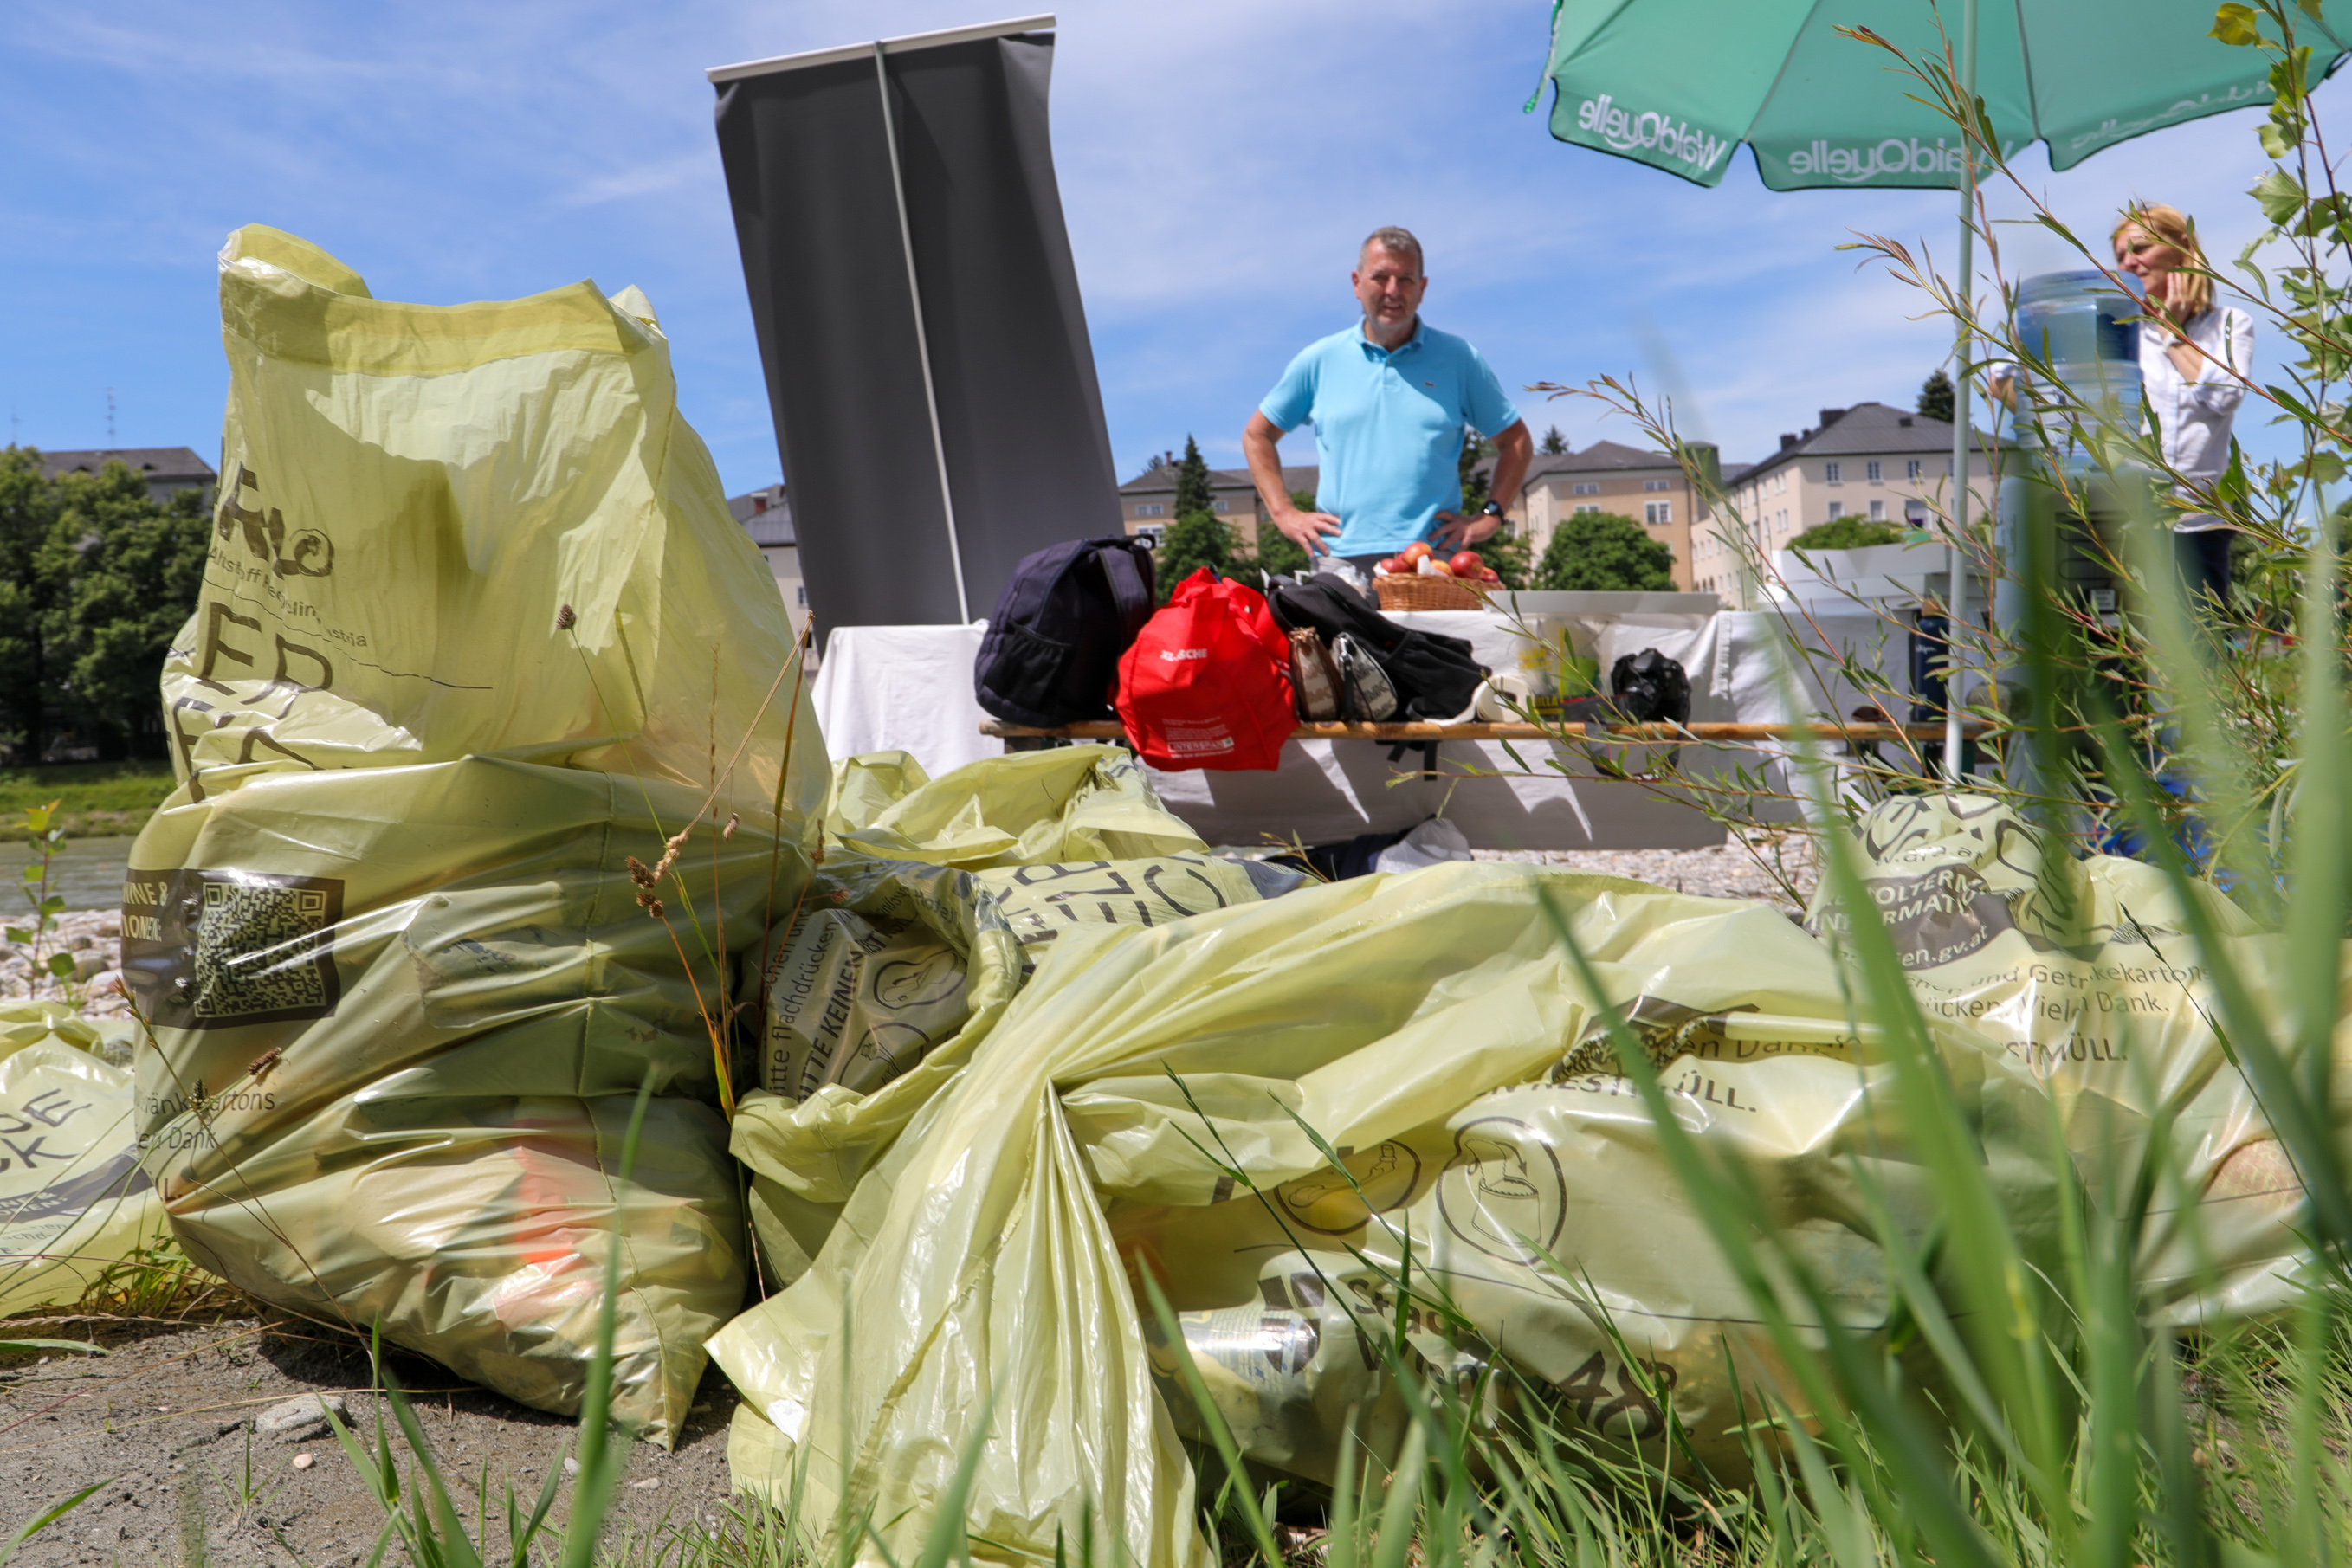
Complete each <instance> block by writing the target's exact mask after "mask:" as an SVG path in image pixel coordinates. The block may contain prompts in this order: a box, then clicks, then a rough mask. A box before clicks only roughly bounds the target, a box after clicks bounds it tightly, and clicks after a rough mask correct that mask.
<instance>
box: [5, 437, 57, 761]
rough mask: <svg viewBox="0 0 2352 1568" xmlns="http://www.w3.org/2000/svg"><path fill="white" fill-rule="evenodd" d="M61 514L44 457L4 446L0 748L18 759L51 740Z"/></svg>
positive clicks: (32, 755)
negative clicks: (55, 537) (52, 540)
mask: <svg viewBox="0 0 2352 1568" xmlns="http://www.w3.org/2000/svg"><path fill="white" fill-rule="evenodd" d="M57 520H58V492H57V486H54V485H52V484H50V483H49V482H48V481H47V479H44V478H43V477H42V476H41V455H40V454H39V453H38V452H36V451H34V450H33V449H32V448H31V447H29V446H10V447H6V448H5V449H0V751H6V752H8V753H11V754H13V755H14V756H15V757H16V758H17V759H18V760H19V761H36V760H38V759H39V758H40V755H41V752H42V749H43V748H44V747H46V746H47V744H48V738H49V732H50V723H49V699H50V695H51V688H52V686H53V685H54V684H55V675H54V674H53V673H52V670H51V666H52V664H54V663H55V654H54V653H53V652H52V651H51V649H50V648H49V645H48V633H49V631H50V628H51V625H52V622H53V620H54V614H53V612H54V610H55V607H56V601H57V598H58V583H57V579H56V565H57V563H56V560H55V559H54V552H53V551H51V550H50V549H49V548H48V547H49V536H50V535H51V534H52V533H53V532H55V531H56V528H57Z"/></svg>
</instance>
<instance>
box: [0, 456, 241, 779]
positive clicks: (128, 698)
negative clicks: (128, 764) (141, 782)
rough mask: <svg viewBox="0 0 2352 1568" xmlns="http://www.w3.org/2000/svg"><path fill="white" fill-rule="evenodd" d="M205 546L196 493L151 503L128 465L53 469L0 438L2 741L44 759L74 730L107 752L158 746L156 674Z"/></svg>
mask: <svg viewBox="0 0 2352 1568" xmlns="http://www.w3.org/2000/svg"><path fill="white" fill-rule="evenodd" d="M206 544H207V526H206V518H205V514H204V509H203V501H202V498H201V497H199V496H198V495H197V494H196V493H195V492H194V491H192V490H191V491H184V492H181V493H180V494H178V495H175V496H173V497H172V499H171V500H170V501H169V502H168V503H163V502H157V501H155V500H154V499H152V497H150V496H149V495H148V493H147V484H146V481H145V480H143V479H142V478H140V477H139V476H137V475H135V474H133V473H131V470H130V469H128V468H126V467H125V466H123V465H121V464H120V463H110V464H108V465H106V469H105V471H104V472H103V473H101V474H99V475H96V476H90V475H83V474H74V475H68V476H65V477H63V478H61V479H58V480H50V479H47V478H44V477H43V476H42V475H41V456H40V454H39V453H38V452H36V451H34V450H33V449H31V448H29V447H15V446H12V447H8V448H5V449H0V751H5V752H7V753H8V754H10V755H12V756H13V757H14V758H16V760H17V761H18V762H20V763H22V762H37V761H38V760H39V759H40V758H41V756H42V754H43V753H44V752H45V751H47V748H48V746H49V743H50V742H51V741H52V740H53V739H55V738H56V737H57V736H58V734H59V732H61V731H64V730H68V729H74V730H79V731H80V732H81V733H82V735H83V736H85V737H87V738H89V740H91V741H93V742H94V743H96V745H97V746H98V747H99V750H100V755H101V756H104V757H106V758H120V757H122V756H124V755H126V754H137V755H143V756H152V757H161V756H163V755H164V750H163V740H164V736H163V716H162V713H161V709H160V706H159V704H158V701H157V697H156V690H155V678H156V674H157V672H158V671H159V670H160V669H161V668H162V667H163V655H164V653H165V651H166V650H168V649H169V648H170V646H171V643H172V638H173V635H174V634H175V633H176V632H178V631H179V630H180V628H181V626H182V625H183V624H184V622H186V621H187V618H188V612H189V611H190V610H192V609H193V608H194V605H195V601H196V591H197V587H198V585H199V583H200V582H201V580H202V579H203V577H204V570H205V547H206Z"/></svg>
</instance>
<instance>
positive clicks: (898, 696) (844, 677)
mask: <svg viewBox="0 0 2352 1568" xmlns="http://www.w3.org/2000/svg"><path fill="white" fill-rule="evenodd" d="M1391 619H1392V620H1395V621H1399V622H1402V623H1404V624H1406V625H1409V626H1412V627H1415V628H1417V629H1419V630H1423V631H1427V632H1444V633H1446V634H1448V635H1451V636H1458V637H1465V638H1467V639H1468V640H1469V642H1470V643H1471V646H1472V648H1473V650H1474V654H1475V657H1476V658H1477V659H1478V661H1479V662H1480V663H1481V664H1486V665H1488V666H1489V667H1491V668H1494V669H1497V670H1506V669H1512V668H1516V667H1517V664H1518V662H1519V650H1520V649H1521V648H1522V647H1523V646H1524V645H1525V644H1524V643H1523V641H1522V640H1521V638H1520V635H1519V633H1518V632H1517V630H1516V629H1515V628H1514V627H1513V626H1512V625H1511V624H1510V623H1509V622H1507V621H1506V620H1505V619H1504V618H1503V617H1501V616H1499V615H1496V614H1493V613H1490V612H1482V611H1431V612H1411V613H1405V614H1400V615H1395V616H1392V617H1391ZM1591 629H1592V632H1593V636H1592V643H1593V650H1594V653H1595V654H1596V655H1597V656H1598V657H1599V659H1600V663H1601V669H1602V670H1603V671H1604V672H1605V671H1606V670H1607V669H1608V668H1609V666H1610V664H1612V663H1613V662H1614V661H1615V660H1616V659H1617V658H1618V657H1619V656H1620V655H1622V654H1625V653H1638V652H1640V651H1641V650H1642V649H1643V648H1656V649H1657V650H1658V651H1659V652H1660V653H1664V654H1665V655H1666V656H1667V657H1669V658H1672V659H1675V660H1676V661H1677V662H1679V663H1680V664H1682V665H1683V667H1684V669H1685V670H1686V671H1687V672H1689V674H1690V682H1691V717H1692V719H1693V720H1695V721H1722V720H1741V719H1747V720H1756V721H1764V720H1783V719H1788V718H1794V717H1799V716H1805V717H1811V716H1820V715H1822V714H1826V713H1830V712H1834V711H1839V710H1837V709H1835V708H1833V707H1832V706H1831V704H1830V699H1829V695H1828V694H1823V693H1817V692H1811V691H1808V692H1807V693H1805V694H1804V696H1805V698H1806V699H1807V700H1808V701H1810V702H1811V703H1812V704H1813V705H1814V706H1813V708H1812V712H1811V713H1810V714H1804V715H1798V714H1791V713H1789V712H1786V711H1784V710H1785V708H1786V706H1787V705H1786V704H1785V703H1784V702H1783V701H1782V700H1781V698H1780V695H1779V694H1778V691H1777V690H1776V689H1775V687H1774V685H1773V683H1772V680H1771V678H1770V676H1769V669H1770V667H1771V663H1770V656H1769V647H1768V645H1769V642H1770V640H1771V639H1772V638H1773V637H1775V636H1777V635H1780V634H1781V622H1780V618H1779V617H1778V616H1777V615H1774V614H1772V613H1770V612H1753V613H1733V612H1723V613H1719V614H1713V615H1702V614H1681V613H1642V612H1633V613H1627V614H1622V615H1614V616H1610V617H1607V618H1605V619H1601V620H1598V621H1596V622H1594V623H1593V625H1592V628H1591ZM985 630H986V627H985V625H984V624H983V623H980V622H975V623H973V624H971V625H969V626H845V627H841V628H838V629H836V630H835V632H833V633H832V635H831V636H830V638H829V639H828V640H827V643H826V645H825V654H824V663H823V664H822V665H821V666H820V668H819V670H818V672H817V677H816V684H815V688H814V702H815V706H816V714H817V721H818V723H819V724H821V725H822V726H823V727H824V743H825V750H826V752H827V754H828V755H829V756H832V757H835V758H842V757H850V756H855V755H856V754H858V753H860V752H866V751H885V750H900V751H907V752H909V753H912V754H913V756H914V758H915V759H916V760H917V761H919V762H920V763H921V764H922V765H923V768H924V769H925V770H926V771H927V772H929V774H930V775H931V776H932V777H933V778H937V777H939V776H940V774H942V773H946V772H948V771H950V769H952V768H959V767H961V766H962V765H963V764H964V763H967V762H971V761H974V760H976V759H978V758H982V757H993V756H997V755H999V754H1001V753H1002V752H1003V749H1004V743H1003V741H1000V740H995V739H992V738H989V737H984V736H982V734H981V733H980V726H981V724H982V722H983V721H984V720H985V719H986V718H987V717H988V715H987V714H986V713H985V712H984V711H982V708H981V706H980V705H979V703H978V702H977V701H976V700H975V699H974V697H973V695H972V676H971V672H972V664H973V662H974V660H975V659H976V658H977V657H978V655H979V653H980V641H981V637H982V633H983V632H985ZM1840 695H1843V694H1840ZM1612 749H1613V750H1614V751H1615V752H1616V753H1617V754H1618V755H1619V756H1620V757H1621V758H1622V761H1623V763H1624V764H1625V765H1626V766H1627V767H1629V768H1635V769H1638V768H1641V767H1642V766H1643V763H1644V761H1645V759H1646V758H1647V757H1648V756H1649V754H1650V753H1651V751H1652V750H1653V749H1654V748H1653V747H1644V746H1629V747H1614V748H1612ZM1511 750H1515V751H1517V754H1518V756H1519V758H1520V759H1521V760H1522V761H1524V762H1525V763H1526V764H1527V765H1528V768H1529V769H1532V770H1533V776H1521V777H1463V776H1461V774H1462V772H1463V770H1464V769H1465V768H1467V769H1468V770H1470V771H1471V772H1472V773H1474V774H1475V773H1477V772H1478V771H1480V770H1485V771H1486V772H1489V773H1496V774H1519V773H1520V772H1521V769H1520V767H1519V764H1518V763H1516V762H1514V761H1513V760H1512V758H1511V756H1510V752H1509V751H1507V750H1506V749H1505V747H1504V746H1503V744H1502V743H1501V742H1498V741H1447V742H1445V743H1444V745H1443V746H1441V747H1439V750H1438V766H1439V769H1440V771H1441V772H1442V773H1446V774H1450V775H1454V777H1446V778H1439V779H1424V778H1421V777H1418V776H1417V774H1418V770H1419V769H1420V768H1421V755H1422V754H1421V752H1420V750H1419V748H1417V747H1414V748H1409V749H1407V750H1406V751H1405V752H1404V754H1403V755H1402V757H1401V758H1399V759H1398V760H1397V761H1395V762H1393V763H1392V762H1391V761H1390V760H1389V747H1386V746H1384V745H1381V744H1379V743H1376V742H1371V741H1361V740H1342V741H1330V740H1313V741H1297V740H1294V741H1291V742H1290V743H1289V744H1287V745H1286V746H1285V747H1283V751H1282V765H1281V767H1280V768H1277V769H1276V770H1275V771H1273V772H1246V773H1212V772H1207V771H1205V770H1200V769H1194V770H1191V771H1187V772H1181V773H1161V772H1159V771H1157V770H1156V769H1155V770H1153V772H1152V782H1153V784H1154V785H1155V786H1156V787H1157V788H1158V789H1159V791H1160V799H1161V800H1163V801H1165V802H1166V804H1167V806H1168V809H1169V810H1171V811H1173V812H1175V813H1176V814H1177V815H1178V816H1179V817H1181V818H1183V819H1184V821H1187V822H1190V823H1191V824H1192V827H1193V828H1194V830H1195V831H1198V832H1199V833H1200V834H1201V836H1202V838H1204V839H1207V840H1208V841H1210V842H1211V843H1216V844H1237V845H1255V844H1262V843H1265V842H1266V841H1268V840H1269V839H1272V840H1278V841H1290V840H1291V839H1293V838H1294V837H1295V838H1297V840H1298V841H1301V842H1304V843H1310V844H1315V843H1330V842H1334V841H1339V840H1342V839H1349V838H1353V837H1355V836H1356V835H1357V834H1359V833H1369V832H1395V831H1402V830H1403V829H1406V828H1410V827H1412V825H1413V824H1414V823H1416V822H1419V821H1423V820H1424V819H1426V818H1428V817H1431V816H1433V815H1436V814H1438V813H1439V812H1440V811H1441V810H1443V813H1444V815H1445V816H1446V817H1447V818H1449V819H1450V820H1452V821H1454V823H1455V824H1456V825H1458V826H1459V827H1460V828H1461V829H1462V831H1463V832H1464V834H1465V836H1467V837H1468V839H1469V841H1470V842H1471V844H1472V846H1473V847H1475V848H1477V849H1497V850H1580V849H1697V848H1704V847H1706V846H1707V845H1710V844H1717V843H1721V842H1722V841H1723V839H1724V831H1723V829H1722V828H1721V827H1719V826H1718V825H1717V824H1716V823H1715V822H1714V821H1710V820H1709V819H1708V818H1706V816H1705V815H1704V814H1702V813H1701V812H1699V811H1698V810H1696V809H1694V808H1693V807H1691V806H1690V805H1688V804H1686V803H1685V802H1684V801H1682V800H1678V799H1676V798H1675V796H1674V794H1673V792H1672V791H1668V790H1663V789H1658V788H1654V787H1652V786H1647V785H1643V784H1639V783H1627V782H1622V781H1618V780H1613V779H1592V778H1590V777H1581V778H1569V777H1563V776H1562V775H1561V774H1559V773H1558V772H1556V771H1553V770H1551V769H1549V768H1546V767H1545V762H1546V759H1547V758H1548V756H1549V753H1550V750H1551V748H1550V747H1548V746H1546V745H1544V744H1543V743H1519V742H1514V743H1512V746H1511ZM1561 750H1562V754H1563V756H1564V757H1565V758H1567V759H1568V761H1569V763H1570V769H1571V771H1572V772H1574V773H1577V774H1584V775H1589V774H1590V773H1591V766H1590V764H1589V763H1587V762H1586V761H1585V759H1584V758H1583V757H1582V755H1581V753H1580V750H1579V749H1578V748H1575V747H1564V748H1561ZM1743 760H1744V761H1747V762H1748V763H1749V764H1751V765H1752V764H1753V763H1754V762H1755V760H1756V758H1755V755H1754V753H1752V752H1743V751H1738V750H1733V749H1730V748H1724V747H1701V746H1691V747H1684V748H1683V757H1682V759H1681V761H1682V766H1683V768H1684V769H1685V771H1686V772H1691V773H1698V772H1701V771H1712V770H1715V769H1718V768H1729V767H1732V766H1736V765H1738V763H1739V762H1741V761H1743ZM1764 814H1765V815H1767V816H1768V817H1770V816H1785V815H1787V813H1786V812H1785V811H1783V810H1768V811H1767V812H1766V813H1764Z"/></svg>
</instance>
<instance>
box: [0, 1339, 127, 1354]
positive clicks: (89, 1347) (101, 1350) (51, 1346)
mask: <svg viewBox="0 0 2352 1568" xmlns="http://www.w3.org/2000/svg"><path fill="white" fill-rule="evenodd" d="M0 1350H63V1351H75V1352H79V1353H80V1354H84V1355H112V1354H114V1353H113V1352H112V1351H110V1350H109V1349H107V1348H106V1347H105V1346H104V1345H102V1344H92V1343H89V1341H88V1340H86V1339H0Z"/></svg>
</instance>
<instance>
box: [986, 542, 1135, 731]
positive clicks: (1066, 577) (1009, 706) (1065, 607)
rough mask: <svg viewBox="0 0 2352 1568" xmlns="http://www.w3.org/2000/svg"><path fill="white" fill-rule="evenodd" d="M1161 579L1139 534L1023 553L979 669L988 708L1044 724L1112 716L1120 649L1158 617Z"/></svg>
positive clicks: (999, 714)
mask: <svg viewBox="0 0 2352 1568" xmlns="http://www.w3.org/2000/svg"><path fill="white" fill-rule="evenodd" d="M1154 586H1155V585H1154V583H1153V580H1152V572H1151V550H1150V547H1149V546H1148V545H1146V544H1145V543H1144V542H1143V541H1142V540H1141V539H1131V538H1122V537H1119V536H1117V535H1114V536H1112V537H1110V538H1099V539H1072V540H1070V541H1069V542H1068V543H1066V544H1058V545H1055V546H1052V547H1051V548H1049V549H1041V550H1038V551H1036V552H1035V553H1034V554H1032V555H1026V556H1024V557H1022V558H1021V564H1020V565H1019V566H1017V567H1015V568H1013V580H1011V581H1010V582H1008V583H1006V584H1005V585H1004V596H1003V598H1002V599H1000V600H998V601H996V613H995V614H993V615H992V616H990V617H989V618H988V634H987V635H986V636H985V637H983V638H982V639H981V643H980V658H979V659H978V661H976V662H975V664H973V667H972V690H973V695H976V696H977V697H978V698H979V699H980V706H982V707H984V708H986V709H987V710H988V711H989V712H991V713H992V714H994V715H995V716H997V717H999V718H1001V719H1005V720H1008V721H1010V722H1012V723H1013V724H1026V725H1034V726H1036V727H1038V728H1041V729H1051V728H1054V727H1056V726H1059V725H1065V724H1077V723H1080V722H1082V721H1084V720H1087V719H1098V718H1108V717H1110V716H1111V710H1110V691H1111V685H1112V683H1113V682H1114V681H1116V680H1117V679H1118V656H1119V655H1120V654H1121V653H1126V652H1127V647H1128V644H1129V643H1132V642H1134V641H1135V634H1136V633H1137V632H1140V631H1142V630H1143V623H1144V622H1147V621H1149V620H1150V619H1151V611H1152V605H1153V603H1154V601H1155V599H1156V598H1157V595H1156V593H1155V591H1154Z"/></svg>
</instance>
